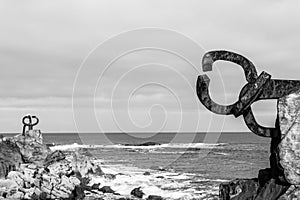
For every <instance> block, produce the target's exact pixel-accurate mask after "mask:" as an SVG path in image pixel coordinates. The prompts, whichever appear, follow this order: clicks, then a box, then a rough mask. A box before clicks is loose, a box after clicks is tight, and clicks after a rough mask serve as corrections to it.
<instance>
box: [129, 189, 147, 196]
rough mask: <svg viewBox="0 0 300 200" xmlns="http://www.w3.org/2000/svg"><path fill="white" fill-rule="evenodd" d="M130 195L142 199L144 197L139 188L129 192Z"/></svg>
mask: <svg viewBox="0 0 300 200" xmlns="http://www.w3.org/2000/svg"><path fill="white" fill-rule="evenodd" d="M130 194H131V195H132V196H135V197H137V198H143V196H144V192H143V191H142V190H141V187H138V188H134V189H133V190H132V191H131V192H130Z"/></svg>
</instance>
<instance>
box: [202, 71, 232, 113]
mask: <svg viewBox="0 0 300 200" xmlns="http://www.w3.org/2000/svg"><path fill="white" fill-rule="evenodd" d="M209 82H210V80H209V78H208V76H207V75H200V76H198V80H197V86H196V91H197V96H198V98H199V100H200V101H201V103H202V104H203V105H204V106H205V107H206V108H207V109H208V110H210V111H212V112H213V113H216V114H220V115H231V114H233V109H234V107H235V104H232V105H226V106H223V105H219V104H217V103H215V102H214V101H213V100H212V99H211V98H210V95H209V90H208V88H209Z"/></svg>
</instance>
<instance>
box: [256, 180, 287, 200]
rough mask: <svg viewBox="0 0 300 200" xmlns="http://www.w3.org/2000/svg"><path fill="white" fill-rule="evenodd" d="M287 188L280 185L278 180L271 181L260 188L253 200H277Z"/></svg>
mask: <svg viewBox="0 0 300 200" xmlns="http://www.w3.org/2000/svg"><path fill="white" fill-rule="evenodd" d="M289 187H290V185H282V184H281V183H278V180H275V179H271V180H269V181H268V182H267V183H266V184H265V185H264V187H262V188H260V190H259V192H258V194H257V196H256V198H255V200H277V199H278V198H279V197H280V196H281V195H283V194H284V193H285V192H286V191H287V189H288V188H289Z"/></svg>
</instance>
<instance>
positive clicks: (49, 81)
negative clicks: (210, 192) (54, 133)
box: [0, 0, 300, 130]
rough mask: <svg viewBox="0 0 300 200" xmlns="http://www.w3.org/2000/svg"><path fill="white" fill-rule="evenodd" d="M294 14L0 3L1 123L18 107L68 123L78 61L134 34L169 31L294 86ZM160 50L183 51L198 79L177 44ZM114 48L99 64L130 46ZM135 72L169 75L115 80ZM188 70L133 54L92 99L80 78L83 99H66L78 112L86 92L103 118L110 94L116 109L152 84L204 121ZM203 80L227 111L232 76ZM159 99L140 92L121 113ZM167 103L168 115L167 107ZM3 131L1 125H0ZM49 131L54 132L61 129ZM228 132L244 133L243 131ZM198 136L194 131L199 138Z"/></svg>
mask: <svg viewBox="0 0 300 200" xmlns="http://www.w3.org/2000/svg"><path fill="white" fill-rule="evenodd" d="M58 5H59V6H58ZM299 8H300V3H299V2H298V1H289V2H287V1H238V0H229V1H226V2H225V1H217V0H213V1H197V0H191V1H189V2H186V1H181V0H172V1H143V0H142V1H141V0H132V1H126V2H125V1H120V0H119V1H118V0H109V1H72V2H71V1H68V0H65V1H46V2H40V1H34V0H32V1H26V3H25V2H18V1H0V25H1V32H0V44H1V45H0V69H1V73H0V86H1V87H0V103H1V105H0V107H1V109H2V111H3V110H6V111H5V114H8V113H9V112H15V111H12V110H11V111H10V110H9V108H11V109H15V108H19V109H20V112H19V115H21V114H22V113H23V111H21V108H23V109H25V110H26V109H27V108H29V107H30V108H31V109H37V110H38V109H42V107H56V108H57V112H59V110H60V109H63V108H64V109H66V108H67V109H70V110H69V111H68V114H66V116H71V114H70V113H72V110H71V106H72V104H71V102H72V91H73V83H74V80H75V77H76V73H77V70H78V68H79V66H80V64H81V63H82V61H83V60H84V58H85V57H86V56H87V55H88V53H89V52H90V51H91V50H92V49H93V48H95V47H96V46H97V45H99V44H100V43H101V42H103V41H105V40H106V39H108V38H109V37H111V36H112V35H115V34H118V33H120V32H123V31H126V30H131V29H134V28H139V27H162V28H167V29H173V30H175V31H178V32H181V33H183V34H185V35H186V36H188V37H191V38H192V39H194V40H195V41H196V42H198V43H199V44H201V45H203V46H204V47H205V48H206V50H211V49H228V50H233V51H237V52H240V53H241V54H243V55H245V56H247V57H248V58H249V59H250V60H251V61H253V62H254V63H255V65H256V66H257V70H258V73H260V72H261V71H267V72H269V73H270V74H272V75H273V77H274V78H283V79H299V76H298V74H299V73H298V72H299V68H298V64H299V61H298V57H299V56H298V53H299V52H300V46H299V45H298V44H299V43H300V37H299V35H300V28H299V26H298V24H299V22H300V21H299V19H300V16H299V15H300V13H299V12H298V11H299ZM140 39H142V38H140ZM133 40H137V38H136V39H135V38H133ZM161 41H162V42H165V44H168V45H169V46H170V47H172V48H175V49H178V50H181V51H187V52H188V54H189V55H190V58H191V59H192V61H193V63H197V65H196V66H197V67H198V68H197V70H200V72H201V68H200V61H201V57H202V54H203V53H204V52H196V51H193V49H188V48H186V46H185V45H184V44H183V43H182V41H183V40H176V39H174V38H172V37H167V36H166V37H163V36H161ZM122 42H123V43H120V42H116V43H115V44H114V45H115V46H114V48H111V49H109V50H108V51H107V52H106V54H105V55H103V57H99V59H102V58H103V59H104V58H106V57H108V56H109V55H111V54H113V53H114V52H115V51H116V49H117V48H118V47H119V45H121V46H122V45H127V44H130V43H132V42H133V41H132V40H128V41H122ZM150 42H154V43H155V42H156V43H159V42H160V41H155V40H153V41H149V43H150ZM95 61H96V62H95V63H94V64H95V68H94V69H92V70H91V71H90V72H89V73H90V74H89V75H90V76H92V75H98V74H97V72H99V71H101V70H103V68H104V67H105V66H98V65H97V60H95ZM143 63H162V64H165V65H168V66H169V67H170V68H166V67H162V66H157V65H156V66H155V65H154V64H153V65H148V66H144V67H140V68H139V69H136V70H133V71H132V72H131V73H130V74H128V75H126V76H122V75H124V73H125V72H127V71H128V70H131V69H133V68H134V67H136V66H138V65H140V64H143ZM176 70H177V71H176ZM197 70H195V69H193V68H192V67H191V66H190V65H189V64H188V63H186V62H184V61H182V60H181V59H180V58H178V57H176V56H174V55H170V54H167V53H164V52H157V51H143V52H135V53H132V54H130V55H127V56H125V57H124V58H121V59H120V60H119V61H117V62H116V63H115V64H114V65H113V66H112V67H111V68H110V69H109V70H108V71H107V73H106V74H105V75H104V77H103V79H102V80H101V81H100V82H99V83H100V85H99V86H98V90H95V87H96V86H95V85H89V80H88V78H87V80H86V81H85V82H83V83H82V84H83V88H84V90H82V91H81V93H80V94H78V96H77V97H76V98H80V99H79V101H80V105H82V107H87V106H90V105H89V104H90V102H91V101H90V100H91V98H92V97H91V96H89V94H90V93H91V92H94V90H95V91H96V94H95V96H96V98H97V102H98V103H99V104H97V105H98V106H99V108H101V109H108V108H109V104H110V103H109V102H110V100H111V94H112V91H113V89H114V86H117V87H116V88H115V89H116V93H115V94H114V96H113V98H114V99H113V100H115V101H116V102H117V105H119V107H122V105H124V102H127V101H128V98H129V96H130V93H131V92H132V91H134V90H135V89H136V88H137V87H139V86H140V85H141V84H142V83H146V82H150V81H152V82H159V83H163V84H165V85H167V86H168V87H169V88H171V89H172V90H174V92H175V94H176V95H178V96H179V97H180V100H181V101H182V104H183V108H184V111H185V112H191V110H192V109H195V110H197V111H198V110H199V112H201V116H206V115H209V114H208V113H209V112H208V111H207V110H205V109H204V107H203V106H202V105H200V104H199V101H198V100H197V97H196V93H195V82H196V79H197V76H198V74H199V71H197ZM177 72H179V73H177ZM208 74H209V76H210V78H211V88H210V89H211V94H212V97H213V99H214V100H215V101H217V102H218V103H220V104H224V103H233V102H235V101H236V99H237V96H238V93H239V91H240V89H241V87H242V86H243V85H244V84H245V79H244V75H243V72H242V69H241V68H240V67H239V66H235V65H232V64H228V63H224V62H220V63H217V65H216V67H215V68H214V70H213V72H210V73H208ZM181 75H182V76H183V77H184V78H185V79H184V78H183V77H182V76H181ZM220 75H221V76H220ZM120 80H121V81H120ZM118 81H119V84H118V85H116V84H117V83H118ZM223 83H224V85H223ZM224 91H225V92H224ZM169 92H170V91H168V90H165V89H164V88H160V87H151V86H150V87H143V88H141V89H139V90H138V92H137V93H136V96H134V100H135V102H136V104H133V105H131V106H133V107H137V108H139V109H141V108H145V109H147V108H148V107H149V104H151V103H161V104H165V103H167V102H168V101H170V93H169ZM171 96H172V95H171ZM158 97H159V98H158ZM173 100H174V99H173ZM173 100H171V101H170V103H169V106H173V107H176V102H175V101H174V102H173ZM117 107H118V106H117ZM198 107H199V109H197V108H198ZM271 107H272V106H262V107H259V109H257V112H267V113H270V114H271V113H272V112H271V111H270V110H268V109H267V108H271ZM49 109H50V108H49ZM51 115H53V112H49V115H48V116H47V114H43V116H44V117H45V118H47V119H51ZM10 116H12V115H10ZM13 116H16V115H13ZM107 118H108V119H109V117H107ZM204 118H205V117H204ZM11 120H14V119H12V118H11ZM57 121H59V120H58V119H57ZM57 121H56V122H55V123H58V122H57ZM0 122H1V120H0ZM228 123H229V125H228V126H229V127H230V126H231V125H232V126H233V127H236V124H235V122H233V121H232V120H229V122H228ZM5 124H7V123H6V122H5V123H4V121H2V123H1V125H3V126H5ZM11 124H13V123H11ZM58 124H59V129H60V130H63V129H64V125H63V124H61V123H58ZM68 124H69V125H68V127H67V128H66V129H68V130H69V129H72V125H71V124H72V123H71V122H70V123H68ZM108 124H111V123H108ZM111 127H114V126H113V125H111ZM168 127H169V126H168ZM170 127H171V126H170ZM170 127H169V128H170ZM11 128H12V126H10V129H11ZM114 128H115V127H114ZM227 128H228V127H227ZM238 128H239V129H242V130H245V127H240V126H238ZM45 129H51V127H50V128H49V127H48V128H47V127H45ZM73 129H75V126H74V124H73ZM108 129H113V128H109V127H108ZM203 129H204V128H203V127H202V128H201V126H200V128H199V130H203Z"/></svg>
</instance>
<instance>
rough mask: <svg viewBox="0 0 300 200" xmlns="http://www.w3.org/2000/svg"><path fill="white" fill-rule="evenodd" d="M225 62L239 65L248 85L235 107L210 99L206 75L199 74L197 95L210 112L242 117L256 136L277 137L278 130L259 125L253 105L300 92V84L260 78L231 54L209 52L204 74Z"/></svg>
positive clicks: (265, 75) (244, 60)
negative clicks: (220, 62) (222, 61)
mask: <svg viewBox="0 0 300 200" xmlns="http://www.w3.org/2000/svg"><path fill="white" fill-rule="evenodd" d="M218 60H224V61H229V62H233V63H236V64H238V65H240V66H241V67H242V68H243V70H244V72H245V76H246V80H247V82H248V83H247V84H246V85H245V86H244V87H243V88H242V90H241V92H240V95H239V99H238V101H237V102H235V103H234V104H232V105H226V106H224V105H219V104H217V103H215V102H214V101H213V100H212V99H211V98H210V96H209V89H208V87H209V82H210V79H209V78H208V76H207V75H200V76H199V77H198V80H197V87H196V88H197V95H198V98H199V100H200V101H201V103H202V104H203V105H204V106H205V107H206V108H207V109H208V110H210V111H212V112H214V113H216V114H221V115H234V116H235V117H239V116H241V115H243V117H244V120H245V123H246V125H247V126H248V128H249V129H250V130H251V131H252V132H253V133H255V134H256V135H259V136H263V137H278V134H279V133H278V128H276V127H274V128H272V127H263V126H261V125H259V124H258V123H257V122H256V120H255V118H254V115H253V112H252V109H251V104H252V103H254V102H256V101H259V100H263V99H279V98H281V97H283V96H286V95H288V94H291V93H293V92H294V91H295V90H297V89H299V87H300V81H297V80H278V79H271V75H270V74H268V73H267V72H264V71H263V72H262V73H261V74H260V75H259V76H258V75H257V71H256V68H255V66H254V64H253V63H252V62H251V61H250V60H248V59H247V58H245V57H244V56H242V55H239V54H237V53H233V52H229V51H210V52H207V53H206V54H205V55H204V56H203V60H202V68H203V71H204V72H206V71H211V70H212V65H213V63H214V62H215V61H218Z"/></svg>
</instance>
